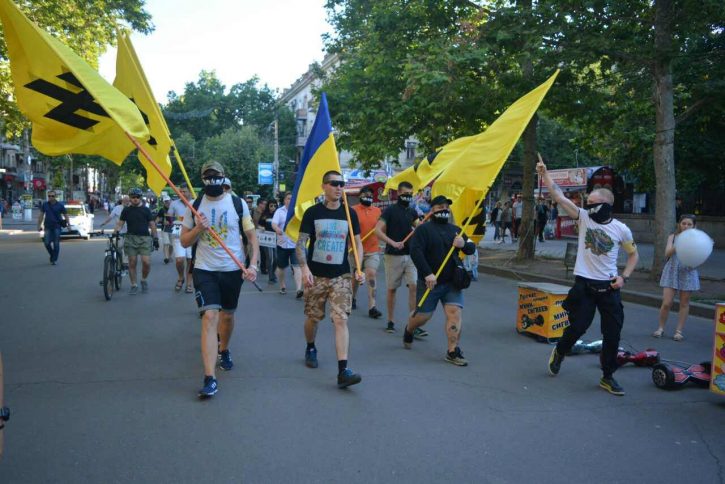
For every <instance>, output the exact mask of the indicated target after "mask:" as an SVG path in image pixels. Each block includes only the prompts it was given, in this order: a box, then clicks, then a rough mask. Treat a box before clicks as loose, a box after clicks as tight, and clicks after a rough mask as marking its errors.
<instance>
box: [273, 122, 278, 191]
mask: <svg viewBox="0 0 725 484" xmlns="http://www.w3.org/2000/svg"><path fill="white" fill-rule="evenodd" d="M273 167H274V190H273V193H274V198H279V118H278V117H277V112H276V111H275V113H274V165H273Z"/></svg>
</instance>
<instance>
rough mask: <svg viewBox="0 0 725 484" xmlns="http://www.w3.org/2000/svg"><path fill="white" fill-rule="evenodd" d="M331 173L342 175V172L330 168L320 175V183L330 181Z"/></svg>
mask: <svg viewBox="0 0 725 484" xmlns="http://www.w3.org/2000/svg"><path fill="white" fill-rule="evenodd" d="M332 175H337V176H342V173H340V172H339V171H337V170H330V171H328V172H326V173H325V174H324V175H322V183H327V182H328V181H330V177H331V176H332Z"/></svg>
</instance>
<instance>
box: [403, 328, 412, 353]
mask: <svg viewBox="0 0 725 484" xmlns="http://www.w3.org/2000/svg"><path fill="white" fill-rule="evenodd" d="M403 346H404V347H405V349H406V350H409V349H411V348H412V347H413V333H411V332H409V331H408V325H407V324H406V325H405V329H404V330H403Z"/></svg>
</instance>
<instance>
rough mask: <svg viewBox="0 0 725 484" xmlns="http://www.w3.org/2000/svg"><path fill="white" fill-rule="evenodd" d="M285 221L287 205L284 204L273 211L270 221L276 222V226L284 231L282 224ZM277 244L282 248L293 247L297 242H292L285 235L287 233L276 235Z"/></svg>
mask: <svg viewBox="0 0 725 484" xmlns="http://www.w3.org/2000/svg"><path fill="white" fill-rule="evenodd" d="M286 222H287V207H285V206H284V205H283V206H281V207H279V208H278V209H277V210H275V212H274V216H273V217H272V223H273V224H276V225H277V227H279V228H280V229H282V230H283V231H284V224H285V223H286ZM277 245H278V246H279V247H282V248H283V249H294V248H295V246H296V245H297V244H295V243H294V241H293V240H292V239H290V238H289V237H287V235H286V234H285V235H281V236H280V235H278V236H277Z"/></svg>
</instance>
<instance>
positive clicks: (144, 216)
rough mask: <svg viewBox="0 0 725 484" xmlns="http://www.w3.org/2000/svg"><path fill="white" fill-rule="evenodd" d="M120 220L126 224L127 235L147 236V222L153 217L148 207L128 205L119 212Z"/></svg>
mask: <svg viewBox="0 0 725 484" xmlns="http://www.w3.org/2000/svg"><path fill="white" fill-rule="evenodd" d="M120 218H121V220H123V221H124V222H126V229H127V231H128V234H129V235H149V222H151V221H153V219H154V216H153V215H151V210H149V208H148V207H134V206H132V205H129V206H128V207H126V208H124V209H123V211H122V212H121V217H120Z"/></svg>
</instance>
